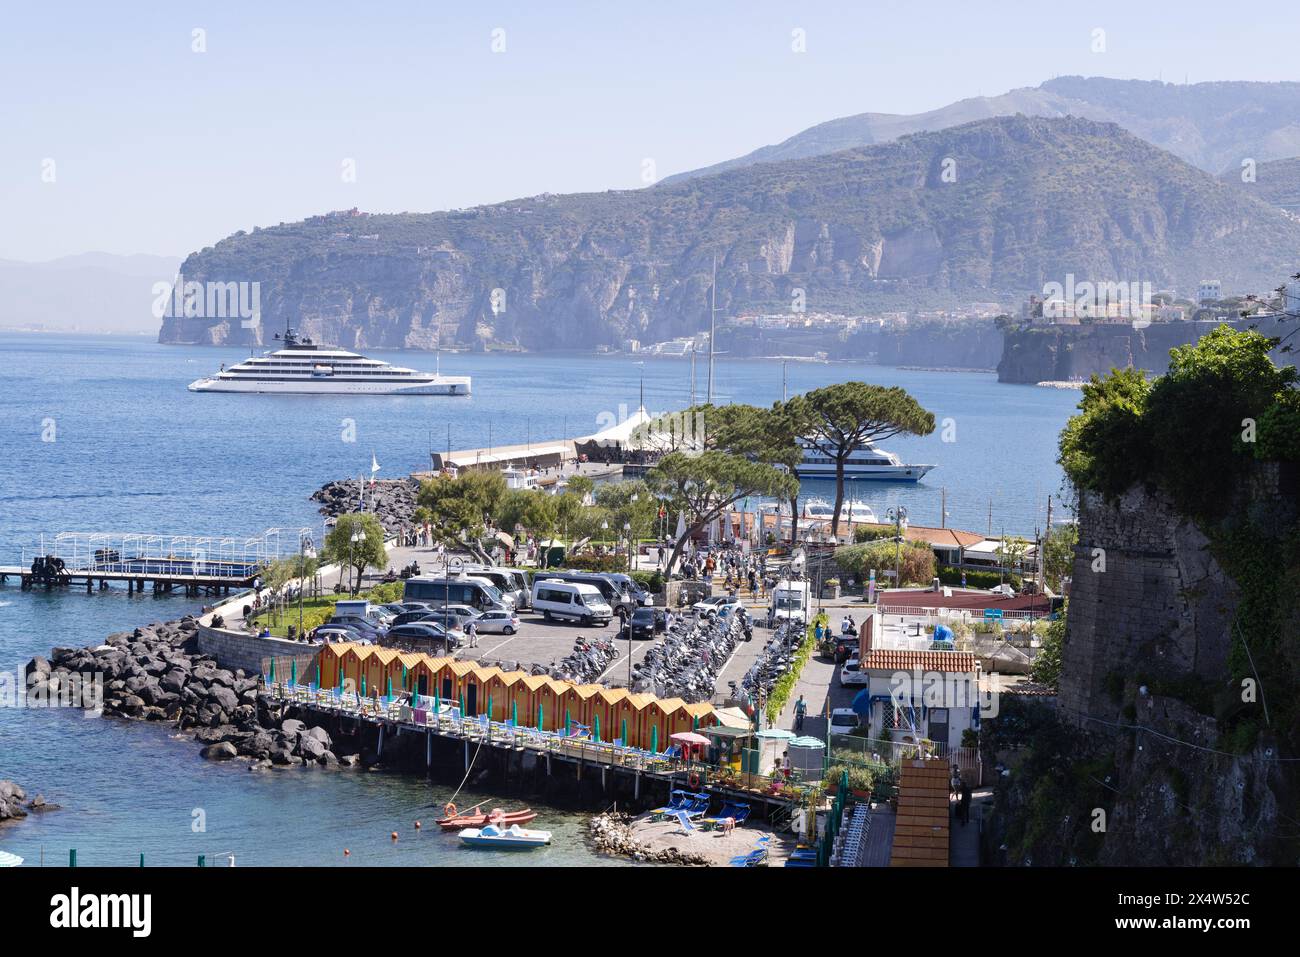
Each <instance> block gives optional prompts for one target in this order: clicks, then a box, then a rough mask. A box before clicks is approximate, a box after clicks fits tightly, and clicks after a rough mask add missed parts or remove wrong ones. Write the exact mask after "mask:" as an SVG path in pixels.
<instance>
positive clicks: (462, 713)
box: [460, 691, 465, 718]
mask: <svg viewBox="0 0 1300 957" xmlns="http://www.w3.org/2000/svg"><path fill="white" fill-rule="evenodd" d="M460 716H461V717H462V718H463V717H465V692H463V691H462V692H461V693H460Z"/></svg>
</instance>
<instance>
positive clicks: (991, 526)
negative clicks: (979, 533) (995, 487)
mask: <svg viewBox="0 0 1300 957" xmlns="http://www.w3.org/2000/svg"><path fill="white" fill-rule="evenodd" d="M985 537H986V538H992V537H993V499H989V531H988V535H987V536H985Z"/></svg>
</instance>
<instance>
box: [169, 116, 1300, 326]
mask: <svg viewBox="0 0 1300 957" xmlns="http://www.w3.org/2000/svg"><path fill="white" fill-rule="evenodd" d="M949 163H951V168H949ZM949 173H951V174H952V179H951V180H950V179H949ZM1298 248H1300V224H1297V223H1296V222H1295V221H1293V220H1291V219H1289V218H1288V217H1287V216H1286V215H1285V214H1283V213H1282V212H1281V211H1280V210H1277V209H1275V208H1273V207H1270V206H1268V205H1266V204H1265V203H1263V202H1261V201H1260V200H1258V199H1255V198H1254V197H1251V196H1249V195H1246V194H1242V193H1241V192H1239V191H1238V190H1236V189H1234V188H1233V187H1231V186H1229V185H1227V184H1225V183H1223V182H1220V181H1219V180H1217V179H1216V178H1215V177H1213V176H1210V175H1208V174H1206V173H1204V172H1201V171H1199V170H1196V169H1195V168H1193V167H1191V166H1189V165H1188V164H1186V163H1184V162H1182V161H1180V160H1179V159H1177V158H1176V157H1174V156H1172V155H1171V154H1169V153H1167V152H1164V151H1162V150H1159V149H1158V148H1156V147H1154V146H1151V145H1150V144H1148V143H1146V142H1144V141H1142V140H1140V139H1138V138H1136V137H1134V136H1133V135H1132V134H1129V133H1127V132H1125V131H1123V130H1122V129H1120V128H1119V127H1118V126H1117V125H1115V124H1102V123H1097V122H1093V121H1090V120H1085V119H1081V118H1077V117H1064V118H1056V119H1045V118H1036V117H1024V116H1017V117H996V118H993V119H989V120H982V121H977V122H974V123H970V124H966V125H964V126H960V127H955V128H952V129H947V130H942V131H938V132H933V133H921V134H911V135H909V136H906V137H903V138H901V139H899V140H898V141H896V142H893V143H887V144H880V145H877V146H872V147H865V148H862V149H856V150H845V151H840V152H837V153H832V154H827V155H824V156H819V157H812V158H809V159H806V160H793V161H786V162H783V163H763V164H755V165H753V166H748V167H744V168H741V169H736V170H730V171H727V172H724V173H719V174H716V175H714V176H709V177H701V178H699V179H695V180H688V181H686V182H683V183H677V184H661V185H658V186H655V187H652V188H650V189H643V190H633V191H622V192H613V191H610V192H605V193H580V194H570V195H567V196H549V195H543V196H539V197H532V198H528V199H521V200H513V201H509V202H506V203H500V204H496V205H493V206H486V207H477V208H474V209H469V210H457V211H450V212H438V213H425V214H397V215H375V216H369V215H361V216H356V217H351V216H338V215H330V216H322V217H313V218H311V219H308V220H304V221H303V222H301V223H296V224H286V225H285V226H281V227H272V228H268V229H261V230H255V231H254V232H253V233H236V234H235V235H233V236H231V237H228V238H227V239H225V240H222V241H221V242H220V243H217V244H216V245H215V246H213V247H209V248H208V249H205V250H203V251H201V252H199V253H196V254H193V255H191V256H190V257H189V258H188V259H187V260H186V261H185V263H184V264H183V266H182V272H183V274H184V275H185V277H186V279H187V280H197V281H203V280H214V281H224V282H229V281H258V282H260V283H261V287H262V289H261V300H262V310H263V329H262V330H260V331H261V333H262V339H261V341H265V340H266V339H267V338H269V335H268V334H266V332H265V330H266V329H267V328H268V327H269V328H273V329H279V328H281V327H283V326H284V325H285V324H292V325H294V326H296V327H297V328H299V330H300V331H302V332H305V333H307V334H309V335H313V336H314V337H316V338H318V339H320V340H322V341H330V342H337V343H338V344H340V345H343V346H348V347H353V348H358V347H364V346H372V347H379V346H382V347H394V348H433V347H434V346H436V345H438V344H439V343H441V344H442V345H449V344H450V343H456V344H459V345H467V346H473V347H493V346H501V345H510V346H517V347H521V348H527V349H566V348H567V349H573V348H586V349H592V348H594V347H596V346H598V345H602V344H603V345H609V346H617V345H619V344H621V343H622V342H623V341H624V340H627V339H639V340H642V341H657V340H664V339H670V338H674V337H677V336H681V335H689V334H693V333H695V332H698V331H700V329H701V328H702V327H704V326H705V325H706V323H705V322H704V316H705V315H706V306H705V303H706V294H707V290H708V288H709V282H710V271H711V266H712V258H713V256H714V254H715V253H716V254H717V255H718V264H719V265H718V270H719V276H718V280H719V281H718V305H719V307H720V308H721V309H722V310H724V313H723V314H724V315H728V314H729V315H739V314H742V313H753V312H787V313H788V312H789V311H790V310H791V308H792V303H794V302H795V301H796V300H800V299H802V301H803V302H804V304H805V305H806V308H807V310H809V311H824V312H839V313H842V314H862V313H863V312H866V311H869V310H872V309H880V308H889V307H890V306H893V307H896V308H897V307H903V308H907V307H909V306H919V305H925V304H934V305H941V304H945V303H953V302H958V301H963V300H964V301H969V300H972V299H973V300H977V301H1018V300H1020V299H1021V298H1023V297H1025V296H1027V295H1028V294H1030V293H1031V292H1040V291H1041V289H1042V286H1043V285H1044V283H1045V282H1047V281H1064V279H1065V276H1066V274H1069V273H1073V274H1074V275H1076V276H1077V277H1079V278H1080V279H1083V278H1092V279H1094V280H1106V281H1150V282H1152V283H1153V284H1154V285H1155V286H1156V288H1163V287H1166V286H1178V287H1181V288H1184V289H1186V288H1188V287H1189V286H1191V285H1193V284H1195V283H1196V282H1197V281H1198V280H1199V279H1200V278H1202V277H1203V276H1205V275H1211V274H1212V275H1215V276H1218V277H1219V278H1221V279H1222V280H1223V281H1224V283H1225V288H1257V287H1259V288H1268V287H1271V286H1272V285H1273V284H1274V282H1275V281H1276V279H1277V276H1278V275H1279V274H1280V273H1281V271H1282V270H1283V269H1288V268H1291V267H1292V260H1293V258H1294V250H1296V249H1298ZM800 290H802V292H800ZM498 299H499V300H500V301H498ZM241 333H242V330H240V329H239V323H238V322H234V323H231V322H229V321H224V322H223V321H213V320H207V319H193V318H191V319H186V318H169V319H167V320H166V321H165V322H164V325H163V328H162V330H161V331H160V341H163V342H213V343H216V342H243V341H246V340H245V339H241V338H239V336H240V335H241Z"/></svg>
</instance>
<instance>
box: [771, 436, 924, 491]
mask: <svg viewBox="0 0 1300 957" xmlns="http://www.w3.org/2000/svg"><path fill="white" fill-rule="evenodd" d="M799 444H800V445H801V446H803V461H802V462H800V463H799V466H798V467H797V468H796V469H795V475H797V476H798V477H799V478H828V479H833V478H835V460H834V459H833V458H831V457H829V456H827V455H825V454H823V453H822V452H821V451H820V450H819V449H818V448H817V447H816V446H815V445H813V443H812V442H810V441H808V440H807V439H804V440H802V441H800V443H799ZM932 468H934V466H933V465H907V464H905V463H904V462H903V460H902V459H900V458H899V457H898V456H897V455H895V454H894V453H892V452H886V451H885V450H884V449H878V448H876V447H875V446H874V445H865V446H861V447H859V448H856V449H854V450H853V451H852V452H850V453H849V457H848V459H847V460H846V461H845V463H844V476H845V478H851V479H855V480H857V479H870V480H875V481H886V482H919V481H920V480H921V476H923V475H925V473H926V472H928V471H930V469H932Z"/></svg>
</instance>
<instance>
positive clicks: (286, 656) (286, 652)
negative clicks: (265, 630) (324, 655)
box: [199, 624, 320, 681]
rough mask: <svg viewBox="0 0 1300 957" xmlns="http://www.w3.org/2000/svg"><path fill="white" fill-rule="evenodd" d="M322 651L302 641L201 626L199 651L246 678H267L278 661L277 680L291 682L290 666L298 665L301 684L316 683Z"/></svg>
mask: <svg viewBox="0 0 1300 957" xmlns="http://www.w3.org/2000/svg"><path fill="white" fill-rule="evenodd" d="M319 650H320V646H319V645H305V644H303V643H302V642H300V641H288V640H286V639H284V638H259V637H257V636H256V635H250V634H246V633H244V632H239V631H231V630H229V629H227V628H213V627H211V626H210V625H204V624H200V625H199V651H200V652H202V653H203V654H205V655H212V656H213V657H215V658H216V659H217V664H218V665H219V666H220V667H222V668H228V669H230V670H231V671H234V670H235V669H237V668H242V669H243V671H244V674H246V675H257V674H266V673H267V672H268V671H269V670H270V667H271V658H272V657H274V658H275V675H276V678H277V679H283V678H287V677H288V676H289V671H290V662H291V661H296V662H297V663H298V678H299V680H301V681H308V680H314V679H315V678H316V653H317V652H318V651H319Z"/></svg>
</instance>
